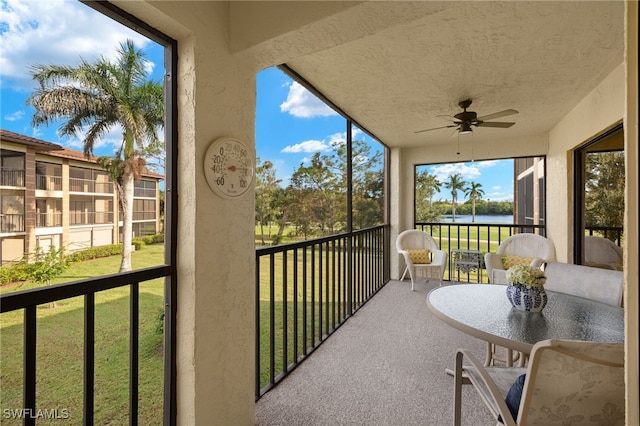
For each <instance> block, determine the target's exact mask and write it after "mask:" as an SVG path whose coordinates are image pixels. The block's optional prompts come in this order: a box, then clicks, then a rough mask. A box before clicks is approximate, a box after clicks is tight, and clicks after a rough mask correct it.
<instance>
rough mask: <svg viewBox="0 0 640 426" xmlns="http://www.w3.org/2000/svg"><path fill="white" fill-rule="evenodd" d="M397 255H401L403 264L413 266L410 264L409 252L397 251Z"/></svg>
mask: <svg viewBox="0 0 640 426" xmlns="http://www.w3.org/2000/svg"><path fill="white" fill-rule="evenodd" d="M398 253H399V254H401V255H402V258H403V259H404V263H405V264H406V265H413V262H411V256H409V252H408V251H406V250H398Z"/></svg>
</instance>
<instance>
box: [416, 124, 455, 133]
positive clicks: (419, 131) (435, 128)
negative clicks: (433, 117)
mask: <svg viewBox="0 0 640 426" xmlns="http://www.w3.org/2000/svg"><path fill="white" fill-rule="evenodd" d="M448 127H458V125H457V124H449V125H448V126H441V127H434V128H433V129H426V130H418V131H416V132H413V133H424V132H430V131H432V130H439V129H446V128H448Z"/></svg>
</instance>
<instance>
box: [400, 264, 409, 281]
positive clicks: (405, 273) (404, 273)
mask: <svg viewBox="0 0 640 426" xmlns="http://www.w3.org/2000/svg"><path fill="white" fill-rule="evenodd" d="M408 270H409V267H408V266H407V267H406V268H404V272H403V273H402V278H400V281H404V276H405V275H407V271H408Z"/></svg>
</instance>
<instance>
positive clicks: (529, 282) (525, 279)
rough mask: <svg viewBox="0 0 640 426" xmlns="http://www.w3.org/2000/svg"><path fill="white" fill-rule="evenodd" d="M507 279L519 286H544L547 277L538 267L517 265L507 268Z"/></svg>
mask: <svg viewBox="0 0 640 426" xmlns="http://www.w3.org/2000/svg"><path fill="white" fill-rule="evenodd" d="M507 281H508V282H509V283H511V285H513V286H514V287H518V288H523V287H527V288H531V287H542V286H544V283H545V282H546V281H547V277H545V275H544V272H542V271H541V270H540V269H538V268H534V267H532V266H526V265H516V266H512V267H511V268H509V269H508V270H507Z"/></svg>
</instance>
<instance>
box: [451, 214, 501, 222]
mask: <svg viewBox="0 0 640 426" xmlns="http://www.w3.org/2000/svg"><path fill="white" fill-rule="evenodd" d="M471 218H472V216H471V215H470V214H469V215H466V214H457V215H456V223H472V222H471ZM440 222H443V223H451V222H453V218H452V216H451V215H443V216H442V219H441V220H440ZM473 223H513V215H510V214H509V215H482V214H477V215H476V221H475V222H473Z"/></svg>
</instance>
